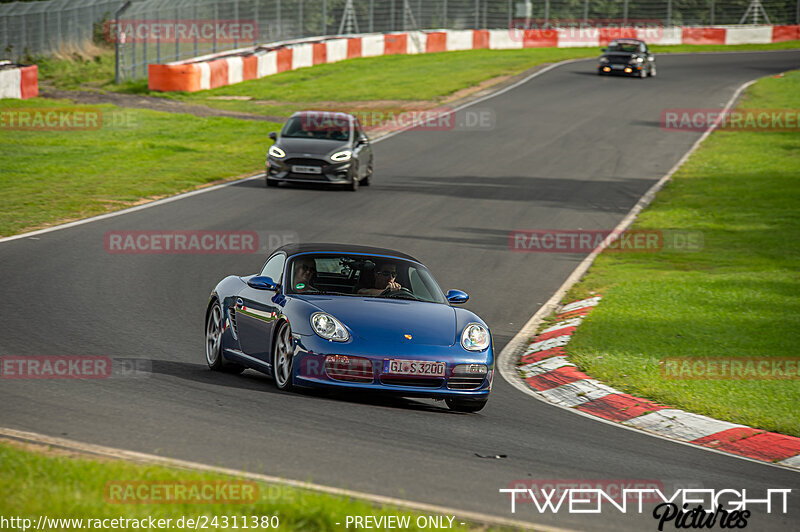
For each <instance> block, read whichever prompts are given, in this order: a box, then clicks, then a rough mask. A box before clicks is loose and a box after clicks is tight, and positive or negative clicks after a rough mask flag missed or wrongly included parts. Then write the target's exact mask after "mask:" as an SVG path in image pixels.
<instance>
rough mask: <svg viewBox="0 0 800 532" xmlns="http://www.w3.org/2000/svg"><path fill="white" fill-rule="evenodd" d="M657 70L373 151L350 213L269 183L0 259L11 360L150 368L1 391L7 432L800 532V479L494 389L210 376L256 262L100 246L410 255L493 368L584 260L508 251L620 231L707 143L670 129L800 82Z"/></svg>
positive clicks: (335, 478) (593, 525)
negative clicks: (78, 359) (235, 291)
mask: <svg viewBox="0 0 800 532" xmlns="http://www.w3.org/2000/svg"><path fill="white" fill-rule="evenodd" d="M658 67H659V68H658V74H659V75H658V77H657V78H654V79H646V80H639V79H627V78H605V77H603V78H600V77H598V76H596V75H595V74H594V73H593V72H594V62H593V61H581V62H576V63H572V64H568V65H564V66H561V67H558V68H556V69H554V70H552V71H551V72H548V73H545V74H543V75H541V76H539V77H537V78H535V79H533V80H531V81H529V82H527V83H525V84H524V85H521V86H519V87H517V88H515V89H513V90H510V91H508V92H506V93H504V94H502V95H499V96H497V97H495V98H492V99H490V100H487V101H485V102H482V103H479V104H477V105H475V106H473V107H471V108H468V109H467V110H465V111H462V112H461V113H460V114H459V120H461V121H467V120H469V119H471V118H475V117H476V116H484V117H486V116H489V117H490V118H491V120H493V124H494V126H493V128H492V129H491V130H480V129H474V128H473V129H469V128H461V127H457V128H456V129H454V130H451V131H426V132H423V131H414V132H406V133H403V134H400V135H397V136H395V137H392V138H390V139H387V140H385V141H382V142H379V143H376V144H375V147H374V149H375V153H376V161H377V163H376V175H375V178H374V185H373V186H371V187H369V188H362V189H361V190H359V191H358V192H357V193H351V192H345V191H333V190H321V189H313V188H283V187H281V188H279V189H266V188H265V187H264V184H263V181H262V180H254V181H247V182H241V183H238V184H234V185H232V186H228V187H225V188H222V189H219V190H216V191H213V192H210V193H206V194H201V195H196V196H193V197H189V198H186V199H183V200H180V201H176V202H171V203H167V204H163V205H159V206H155V207H153V208H149V209H145V210H142V211H139V212H135V213H131V214H127V215H124V216H119V217H114V218H109V219H105V220H101V221H97V222H93V223H89V224H85V225H81V226H78V227H74V228H69V229H65V230H60V231H55V232H50V233H46V234H42V235H39V236H37V237H35V238H26V239H20V240H15V241H10V242H5V243H2V244H0V286H2V287H3V292H4V294H3V295H4V297H3V298H2V300H1V301H0V314H1V315H2V327H1V328H0V354H2V355H67V354H68V355H106V356H110V357H115V358H116V357H131V358H139V359H143V360H145V361H150V362H149V363H150V364H151V365H152V373H151V374H149V375H147V376H144V377H139V378H114V379H104V380H94V381H56V380H39V381H36V380H26V381H14V380H0V405H2V406H0V426H4V427H10V428H14V429H19V430H29V431H34V432H40V433H44V434H48V435H52V436H63V437H67V438H71V439H75V440H79V441H85V442H91V443H97V444H102V445H108V446H114V447H119V448H123V449H130V450H136V451H142V452H149V453H155V454H159V455H163V456H170V457H175V458H181V459H186V460H194V461H198V462H203V463H208V464H214V465H223V466H227V467H236V468H244V469H247V470H251V471H257V472H263V473H267V474H272V475H280V476H284V477H287V478H294V479H300V480H310V481H314V482H317V483H320V484H325V485H330V486H337V487H343V488H350V489H355V490H360V491H365V492H371V493H376V494H381V495H389V496H395V497H401V498H405V499H409V500H413V501H421V502H426V503H431V504H441V505H445V506H451V507H455V508H463V509H465V510H472V511H480V512H485V513H489V514H493V515H499V516H506V517H513V518H517V519H524V520H530V521H534V522H537V523H546V524H554V525H558V526H562V527H571V528H577V529H585V530H656V524H657V523H656V521H655V520H654V519H653V518H652V517H651V516H650V515H648V514H647V513H645V514H643V515H633V514H630V513H629V514H627V515H623V514H621V513H620V512H618V511H616V510H613V509H612V510H604V511H603V513H602V514H601V515H592V514H588V515H587V514H581V515H578V514H576V515H570V514H568V513H567V512H565V511H563V510H562V511H561V512H559V513H558V514H557V515H555V516H554V515H552V514H542V515H539V514H538V513H537V512H535V511H533V509H532V507H531V505H530V504H520V505H518V510H517V513H516V514H514V515H512V514H511V512H510V504H509V501H508V496H506V495H501V494H500V493H498V489H499V488H503V487H508V486H509V484H510V483H511V482H513V481H515V480H520V479H528V480H532V479H540V480H541V479H630V480H633V479H643V480H656V481H660V482H663V484H664V486H665V489H666V490H669V491H671V489H673V488H675V487H704V488H716V489H722V488H731V489H740V488H747V490H748V492H749V493H756V494H763V490H765V489H767V488H793V489H795V492H794V493H793V494H792V496H791V497H790V499H789V501H790V512H789V514H788V515H783V514H781V513H776V512H774V511H773V513H772V514H769V515H767V514H766V513H764V511H763V509H757V508H754V510H756V511H755V512H754V514H753V516H752V517H751V518H750V521H749V522H750V525H749V527H748V528H749V529H751V530H788V529H794V530H797V529H800V509H798V496H800V493H798V490H800V474H798V473H796V472H793V471H788V470H785V469H780V468H776V467H772V466H769V465H764V464H758V463H753V462H747V461H743V460H740V459H736V458H733V457H729V456H725V455H721V454H717V453H712V452H707V451H703V450H698V449H696V448H692V447H689V446H685V445H681V444H678V443H674V442H669V441H665V440H661V439H657V438H653V437H649V436H647V435H644V434H640V433H636V432H632V431H629V430H624V429H621V428H618V427H614V426H610V425H608V424H604V423H601V422H598V421H595V420H591V419H587V418H584V417H581V416H578V415H573V414H570V413H568V412H564V411H563V410H560V409H557V408H555V407H552V406H550V405H547V404H544V403H541V402H539V401H537V400H535V399H533V398H530V397H528V396H527V395H525V394H522V393H520V392H519V391H517V390H515V389H513V388H512V387H511V386H510V385H508V384H507V383H506V382H505V381H503V379H502V378H500V376H499V375H497V376H496V378H495V389H494V391H493V394H492V397H491V400H490V401H489V404H488V405H487V407H486V408H485V409H484V410H483V411H482V412H480V413H479V414H474V415H461V414H453V413H450V412H449V411H447V409H446V407H445V406H444V405H443V403H436V402H433V401H413V400H378V399H374V398H365V397H351V396H345V397H336V396H334V397H329V396H321V395H319V394H287V393H278V392H277V391H276V389H275V387H274V385H273V384H272V382H271V381H270V379H269V378H268V377H266V376H263V375H260V374H258V373H254V372H250V371H247V372H246V373H244V374H243V375H241V376H230V375H220V374H215V373H211V372H209V371H208V370H207V369H206V366H205V361H204V352H203V312H204V309H205V303H206V301H207V297H208V293H209V291H210V289H211V288H212V287H213V286H214V284H215V283H216V282H217V281H218V280H219V279H221V278H222V277H224V276H225V275H228V274H232V273H239V274H247V273H252V272H254V271H256V270H257V269H258V268H259V267H260V266H261V264H262V262H263V259H264V257H265V255H119V254H109V253H107V252H106V251H105V249H104V242H103V237H104V234H105V233H106V232H107V231H123V230H250V231H258V232H260V233H262V234H265V233H267V232H282V231H295V232H297V234H298V235H299V237H300V239H301V240H303V241H306V242H311V241H332V242H345V243H358V244H366V245H380V246H385V247H390V248H396V249H399V250H403V251H406V252H408V253H410V254H412V255H414V256H416V257H418V258H419V259H421V260H422V261H423V262H425V263H426V264H427V265H428V266H429V268H430V269H431V270H432V271H433V272H434V275H436V277H437V280H438V281H439V283H440V284H441V285H442V287H443V288H444V289H448V288H461V289H464V290H466V291H467V292H468V293H470V295H471V299H470V302H469V303H468V305H467V306H468V308H471V309H472V310H474V311H476V312H478V313H479V314H480V315H481V316H482V317H483V318H484V319H485V320H486V321H487V322H488V323H489V325H490V326H491V327H492V330H493V335H494V339H495V344H496V348H497V352H499V351H500V350H501V349H502V347H503V345H505V343H506V342H507V341H508V340H509V339H510V338H511V337H512V336H513V335H514V334H515V333H516V331H518V330H519V329H520V327H521V326H522V325H523V324H524V323H525V321H527V319H528V318H529V317H530V316H531V315H532V314H533V313H534V312H535V311H536V309H537V308H538V307H539V306H540V305H541V304H542V303H544V302H545V301H546V300H547V299H548V298H549V297H550V295H551V294H552V293H553V292H554V291H555V290H556V289H557V288H558V286H560V285H561V283H562V282H563V281H564V279H566V277H567V276H568V275H569V273H570V272H571V271H572V270H573V269H574V267H575V266H576V265H577V264H578V262H579V261H580V260H581V258H582V257H581V256H579V255H575V254H542V253H514V252H511V251H510V250H509V247H508V232H509V231H510V230H512V229H536V228H539V229H575V228H583V229H611V228H613V227H614V226H615V225H616V224H617V223H618V222H619V220H621V219H622V217H623V216H624V215H625V213H627V212H628V210H629V209H630V208H631V207H632V206H633V205H634V204H635V203H636V201H637V200H638V198H639V197H640V196H641V195H642V194H643V193H644V192H645V191H646V190H647V189H648V188H649V187H650V186H651V185H652V184H653V183H654V182H655V181H656V180H658V179H659V178H660V177H661V176H662V175H663V174H664V173H666V172H667V171H668V170H669V168H670V167H671V166H672V165H673V164H674V163H675V162H676V161H678V159H680V157H681V156H682V155H683V154H684V153H685V152H686V150H688V149H689V147H690V146H691V145H692V143H693V142H694V141H695V140H696V139H697V138H698V137H699V133H691V132H667V131H663V130H662V129H661V128H660V127H659V114H660V111H661V110H662V109H663V108H695V107H696V108H715V107H716V108H719V107H722V106H723V105H724V103H725V102H726V101H727V100H728V98H730V96H731V95H732V94H733V93H734V91H735V89H736V88H737V87H738V86H739V85H740V84H741V83H743V82H744V81H747V80H750V79H753V78H756V77H760V76H765V75H769V74H773V73H777V72H781V71H786V70H789V69H793V68H798V67H800V51H791V52H773V53H743V54H715V55H711V54H703V55H680V56H666V55H664V56H660V57H658ZM467 112H469V113H472V117H471V118H468V117H467V116H466V115H465V114H464V113H467ZM480 113H483V114H482V115H481V114H480ZM246 141H252V139H247V140H246ZM266 142H267V141H266V131H265V146H266ZM637 154H638V155H637ZM78 171H79V170H78ZM109 178H113V176H109ZM642 326H643V327H646V326H647V324H644V323H643V324H642ZM476 453H477V454H480V455H506V457H505V458H499V459H493V458H480V457H478V456H476Z"/></svg>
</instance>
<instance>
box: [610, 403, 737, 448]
mask: <svg viewBox="0 0 800 532" xmlns="http://www.w3.org/2000/svg"><path fill="white" fill-rule="evenodd" d="M624 423H625V424H626V425H630V426H632V427H638V428H640V429H644V430H649V431H652V432H658V433H659V434H663V435H664V436H669V437H670V438H675V439H677V440H684V441H692V440H696V439H698V438H704V437H706V436H711V435H712V434H716V433H717V432H722V431H723V430H728V429H735V428H739V427H744V425H737V424H735V423H729V422H727V421H720V420H718V419H712V418H710V417H706V416H701V415H699V414H692V413H691V412H684V411H683V410H678V409H674V408H666V409H664V410H659V411H658V412H651V413H650V414H645V415H643V416H639V417H636V418H633V419H631V420H628V421H625V422H624Z"/></svg>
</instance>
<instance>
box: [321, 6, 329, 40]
mask: <svg viewBox="0 0 800 532" xmlns="http://www.w3.org/2000/svg"><path fill="white" fill-rule="evenodd" d="M322 34H323V35H327V34H328V2H327V1H326V0H322Z"/></svg>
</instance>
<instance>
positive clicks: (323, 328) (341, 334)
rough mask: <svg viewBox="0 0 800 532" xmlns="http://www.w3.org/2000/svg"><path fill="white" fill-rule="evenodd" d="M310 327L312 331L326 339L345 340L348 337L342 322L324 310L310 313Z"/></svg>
mask: <svg viewBox="0 0 800 532" xmlns="http://www.w3.org/2000/svg"><path fill="white" fill-rule="evenodd" d="M311 327H312V328H313V329H314V332H315V333H317V334H318V335H319V336H320V337H322V338H325V339H326V340H332V341H334V342H346V341H347V340H348V339H349V338H350V334H349V333H348V332H347V329H345V328H344V325H342V322H340V321H339V320H337V319H336V318H334V317H333V316H331V315H330V314H327V313H325V312H315V313H314V314H312V315H311Z"/></svg>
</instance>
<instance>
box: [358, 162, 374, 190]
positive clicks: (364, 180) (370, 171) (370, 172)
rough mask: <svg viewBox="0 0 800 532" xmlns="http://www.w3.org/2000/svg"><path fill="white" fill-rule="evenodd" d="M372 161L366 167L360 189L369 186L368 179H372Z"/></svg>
mask: <svg viewBox="0 0 800 532" xmlns="http://www.w3.org/2000/svg"><path fill="white" fill-rule="evenodd" d="M372 171H373V170H372V161H370V162H369V166H368V167H367V175H365V176H364V179H362V180H361V186H362V187H368V186H369V178H370V177H372Z"/></svg>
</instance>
